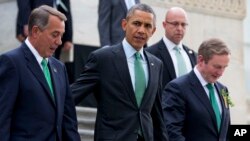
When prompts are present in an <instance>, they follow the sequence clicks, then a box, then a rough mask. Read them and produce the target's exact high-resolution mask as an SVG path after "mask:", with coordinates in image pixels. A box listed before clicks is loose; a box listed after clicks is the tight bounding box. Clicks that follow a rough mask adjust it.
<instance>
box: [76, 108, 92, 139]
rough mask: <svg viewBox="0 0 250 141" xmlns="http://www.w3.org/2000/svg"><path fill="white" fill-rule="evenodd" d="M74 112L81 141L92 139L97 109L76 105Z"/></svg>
mask: <svg viewBox="0 0 250 141" xmlns="http://www.w3.org/2000/svg"><path fill="white" fill-rule="evenodd" d="M76 112H77V120H78V131H79V133H80V135H81V141H93V140H94V128H95V119H96V112H97V109H96V108H89V107H79V106H77V107H76Z"/></svg>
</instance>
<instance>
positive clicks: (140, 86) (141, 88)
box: [134, 52, 146, 106]
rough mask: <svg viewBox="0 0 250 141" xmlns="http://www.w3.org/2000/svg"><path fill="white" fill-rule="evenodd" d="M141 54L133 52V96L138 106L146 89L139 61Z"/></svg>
mask: <svg viewBox="0 0 250 141" xmlns="http://www.w3.org/2000/svg"><path fill="white" fill-rule="evenodd" d="M141 60H142V59H141V55H140V53H139V52H136V53H135V62H134V71H135V97H136V101H137V104H138V106H140V105H141V100H142V98H143V95H144V92H145V89H146V78H145V73H144V70H143V67H142V63H141Z"/></svg>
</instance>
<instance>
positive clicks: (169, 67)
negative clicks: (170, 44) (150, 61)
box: [159, 40, 176, 79]
mask: <svg viewBox="0 0 250 141" xmlns="http://www.w3.org/2000/svg"><path fill="white" fill-rule="evenodd" d="M159 49H160V54H161V58H162V59H163V61H162V62H163V63H164V66H166V69H165V70H167V71H168V72H169V74H170V76H171V78H172V79H174V78H176V74H175V69H174V63H173V61H172V58H171V56H170V53H169V52H168V50H167V47H166V45H165V44H164V42H163V40H161V41H160V43H159ZM170 60H171V61H170Z"/></svg>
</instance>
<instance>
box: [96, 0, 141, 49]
mask: <svg viewBox="0 0 250 141" xmlns="http://www.w3.org/2000/svg"><path fill="white" fill-rule="evenodd" d="M135 2H136V3H139V2H140V1H139V0H135ZM127 11H128V10H127V7H126V3H125V0H99V7H98V30H99V37H100V44H101V47H103V46H105V45H110V46H111V45H114V44H117V43H119V42H121V41H122V39H123V38H124V36H125V33H124V31H123V29H122V26H121V23H122V19H124V18H126V15H127Z"/></svg>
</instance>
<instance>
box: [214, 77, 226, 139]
mask: <svg viewBox="0 0 250 141" xmlns="http://www.w3.org/2000/svg"><path fill="white" fill-rule="evenodd" d="M214 85H215V88H216V91H217V93H218V96H219V99H220V102H221V110H222V111H221V130H220V135H223V134H226V133H227V128H228V122H229V120H230V118H229V117H230V115H229V112H228V111H229V108H228V107H227V106H226V105H225V101H224V99H223V96H222V95H221V94H220V92H221V91H222V89H223V87H222V86H221V85H219V84H218V82H216V83H215V84H214Z"/></svg>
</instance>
